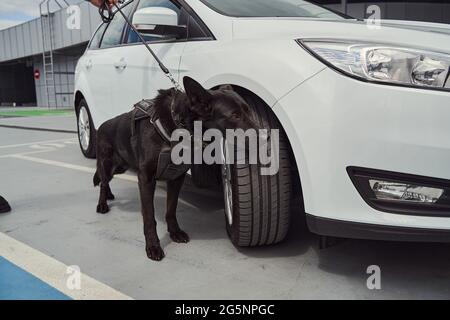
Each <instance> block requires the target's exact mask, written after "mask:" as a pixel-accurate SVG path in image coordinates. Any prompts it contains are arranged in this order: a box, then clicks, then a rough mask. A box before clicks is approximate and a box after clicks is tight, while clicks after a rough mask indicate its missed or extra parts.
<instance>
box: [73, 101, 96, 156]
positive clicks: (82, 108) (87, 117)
mask: <svg viewBox="0 0 450 320" xmlns="http://www.w3.org/2000/svg"><path fill="white" fill-rule="evenodd" d="M77 123H78V141H79V143H80V149H81V152H82V153H83V155H84V156H85V157H86V158H89V159H94V158H95V155H96V146H95V142H96V132H95V128H94V124H93V123H92V117H91V113H90V111H89V107H88V104H87V103H86V100H84V99H82V100H81V101H80V103H79V105H78V112H77Z"/></svg>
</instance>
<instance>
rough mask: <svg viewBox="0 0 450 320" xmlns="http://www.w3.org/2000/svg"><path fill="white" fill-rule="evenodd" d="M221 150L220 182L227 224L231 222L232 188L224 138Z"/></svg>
mask: <svg viewBox="0 0 450 320" xmlns="http://www.w3.org/2000/svg"><path fill="white" fill-rule="evenodd" d="M221 146H222V148H221V150H222V154H221V156H222V183H223V196H224V202H225V215H226V218H227V222H228V224H229V225H230V226H231V225H232V224H233V190H232V183H231V165H230V164H228V163H227V161H226V159H227V154H228V145H227V143H226V140H225V139H222V141H221Z"/></svg>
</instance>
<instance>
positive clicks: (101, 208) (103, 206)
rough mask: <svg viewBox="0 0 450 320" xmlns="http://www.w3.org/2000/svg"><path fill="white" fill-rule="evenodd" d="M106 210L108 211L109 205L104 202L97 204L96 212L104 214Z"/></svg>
mask: <svg viewBox="0 0 450 320" xmlns="http://www.w3.org/2000/svg"><path fill="white" fill-rule="evenodd" d="M108 212H109V207H108V205H107V204H106V203H102V204H99V205H98V206H97V213H101V214H105V213H108Z"/></svg>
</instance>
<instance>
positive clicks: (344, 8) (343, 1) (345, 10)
mask: <svg viewBox="0 0 450 320" xmlns="http://www.w3.org/2000/svg"><path fill="white" fill-rule="evenodd" d="M341 5H342V9H341V10H342V12H343V13H345V14H347V9H348V6H347V0H342V1H341Z"/></svg>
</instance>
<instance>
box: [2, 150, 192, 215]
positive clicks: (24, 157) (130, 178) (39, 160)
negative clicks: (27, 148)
mask: <svg viewBox="0 0 450 320" xmlns="http://www.w3.org/2000/svg"><path fill="white" fill-rule="evenodd" d="M9 157H11V158H16V159H22V160H26V161H31V162H35V163H40V164H45V165H50V166H54V167H60V168H65V169H71V170H76V171H81V172H86V173H91V174H94V173H95V171H96V170H97V169H96V168H91V167H85V166H79V165H75V164H70V163H66V162H60V161H54V160H47V159H42V158H36V157H30V156H28V155H25V154H14V155H10V156H9ZM0 158H1V157H0ZM114 178H115V179H116V178H117V179H120V180H125V181H130V182H134V183H137V182H138V178H137V177H136V176H132V175H129V174H119V175H116V176H114ZM178 202H179V203H182V204H184V205H185V206H188V207H190V208H193V209H196V207H195V206H193V205H192V204H190V203H189V202H187V201H184V200H182V199H178Z"/></svg>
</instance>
